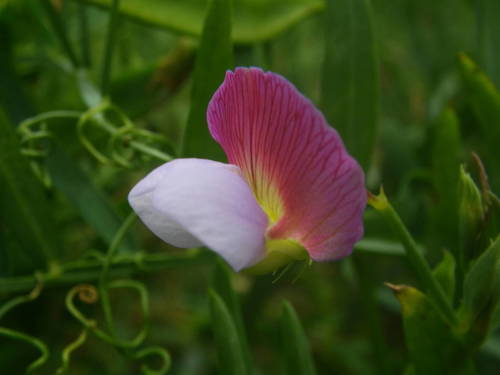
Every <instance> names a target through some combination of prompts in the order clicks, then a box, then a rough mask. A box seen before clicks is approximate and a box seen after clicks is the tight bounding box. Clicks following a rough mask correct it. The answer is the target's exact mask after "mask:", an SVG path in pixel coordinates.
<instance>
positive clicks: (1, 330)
mask: <svg viewBox="0 0 500 375" xmlns="http://www.w3.org/2000/svg"><path fill="white" fill-rule="evenodd" d="M0 335H3V336H6V337H9V338H11V339H14V340H20V341H24V342H26V343H28V344H31V345H32V346H34V347H35V348H37V349H38V350H39V351H40V353H41V354H40V356H39V357H38V358H37V359H36V360H35V361H33V362H31V364H30V365H29V366H28V369H27V372H28V373H31V372H33V371H35V370H36V369H38V368H40V367H41V366H43V365H44V364H45V363H46V362H47V360H48V359H49V349H48V347H47V345H46V344H45V343H44V342H43V341H41V340H40V339H38V338H36V337H33V336H30V335H27V334H25V333H22V332H18V331H14V330H12V329H9V328H5V327H0Z"/></svg>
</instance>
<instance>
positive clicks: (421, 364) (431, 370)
mask: <svg viewBox="0 0 500 375" xmlns="http://www.w3.org/2000/svg"><path fill="white" fill-rule="evenodd" d="M392 288H393V290H394V293H395V294H396V297H397V298H398V300H399V302H400V303H401V308H402V314H403V325H404V330H405V337H406V343H407V346H408V351H409V354H410V358H411V360H412V363H413V371H414V373H415V374H416V375H423V374H428V375H434V374H435V375H438V374H474V372H473V367H472V363H471V362H470V358H469V357H468V355H467V353H466V351H465V347H464V344H463V343H462V341H461V339H460V337H458V335H457V334H456V333H454V332H453V329H452V327H450V326H449V325H448V324H447V323H446V322H444V321H443V320H442V318H441V316H440V314H439V313H438V312H437V311H436V309H435V306H434V304H433V303H432V302H431V301H430V300H429V299H428V298H427V296H426V295H425V294H423V293H422V292H420V291H418V290H417V289H415V288H413V287H410V286H392Z"/></svg>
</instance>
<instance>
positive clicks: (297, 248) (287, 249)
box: [245, 238, 309, 275]
mask: <svg viewBox="0 0 500 375" xmlns="http://www.w3.org/2000/svg"><path fill="white" fill-rule="evenodd" d="M307 258H309V254H308V253H307V251H306V249H305V248H304V247H303V246H302V245H301V244H300V243H298V242H297V241H295V240H291V239H269V238H267V239H266V256H265V257H264V258H263V259H262V260H261V261H260V262H258V263H257V264H256V265H254V266H252V267H250V268H247V269H246V270H245V272H247V273H249V274H252V275H262V274H266V273H271V272H273V271H275V270H277V269H279V268H281V267H283V266H286V265H287V264H288V263H291V262H294V261H298V260H305V259H307Z"/></svg>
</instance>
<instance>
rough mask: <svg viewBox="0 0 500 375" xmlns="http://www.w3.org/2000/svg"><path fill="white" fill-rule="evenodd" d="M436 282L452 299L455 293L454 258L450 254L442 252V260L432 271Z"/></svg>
mask: <svg viewBox="0 0 500 375" xmlns="http://www.w3.org/2000/svg"><path fill="white" fill-rule="evenodd" d="M432 274H433V275H434V277H435V278H436V280H437V281H438V282H439V284H441V288H442V289H443V292H445V294H446V295H447V296H448V297H449V299H450V300H451V299H453V296H454V293H455V258H454V257H453V255H451V253H450V252H448V251H444V252H443V259H442V260H441V262H440V263H439V264H438V265H437V267H436V268H435V269H434V270H433V271H432Z"/></svg>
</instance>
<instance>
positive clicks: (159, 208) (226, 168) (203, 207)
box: [131, 159, 268, 270]
mask: <svg viewBox="0 0 500 375" xmlns="http://www.w3.org/2000/svg"><path fill="white" fill-rule="evenodd" d="M157 170H160V171H159V172H157V173H158V175H159V176H156V175H153V173H155V172H156V171H157ZM157 170H155V171H153V173H152V174H150V175H149V176H147V177H146V179H149V178H150V176H151V177H152V179H153V181H152V182H151V183H150V184H151V185H155V187H154V189H153V191H152V193H151V194H150V197H149V201H148V204H149V211H150V212H154V215H153V216H155V219H160V224H159V223H158V222H157V223H156V225H155V227H153V226H151V225H150V223H149V219H148V221H146V220H145V218H143V217H142V216H141V214H140V213H139V212H138V214H139V216H141V219H142V220H143V221H144V222H145V223H146V225H148V226H149V227H150V228H151V229H152V230H153V231H154V232H155V233H157V234H158V232H161V234H162V235H161V236H160V235H159V236H160V237H161V238H162V239H163V240H165V241H166V242H168V243H171V244H173V245H175V243H174V242H173V241H172V239H171V238H170V236H171V235H172V236H173V237H175V238H176V239H179V238H182V239H183V240H186V239H187V238H188V237H185V236H186V234H187V235H189V236H191V239H195V240H197V241H199V242H200V243H202V244H204V245H205V246H207V247H209V248H210V249H212V250H214V251H215V252H217V253H218V254H220V255H221V256H222V257H223V258H224V259H225V260H226V261H227V262H228V263H229V264H230V265H231V266H232V267H233V268H234V269H235V270H240V269H242V268H245V267H249V266H251V265H253V264H255V263H256V262H258V261H259V260H260V259H261V258H262V256H263V255H264V243H265V240H264V235H265V231H266V228H267V223H268V221H267V216H266V214H265V213H264V212H263V211H262V208H261V207H260V206H259V204H258V203H257V201H256V200H255V198H254V196H253V194H252V191H251V189H250V187H249V186H248V184H247V183H246V182H245V180H244V179H243V178H242V177H241V175H240V173H239V172H240V171H239V168H238V167H236V166H233V165H228V164H223V163H219V162H215V161H211V160H203V159H177V160H174V161H172V162H170V163H167V164H164V165H163V166H161V167H159V168H158V169H157ZM146 179H145V180H146ZM141 183H142V182H141ZM134 190H135V188H134ZM132 192H133V191H132ZM132 192H131V195H132ZM131 200H132V199H131ZM134 209H135V208H134ZM151 217H152V216H150V217H149V218H151ZM165 224H166V225H165ZM160 227H161V230H160V231H158V229H160ZM155 229H156V231H155ZM172 229H174V230H172ZM170 231H172V234H171V233H170ZM180 233H183V235H182V236H181V235H180ZM187 242H188V241H187ZM176 246H179V245H176ZM190 246H192V245H190Z"/></svg>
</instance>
